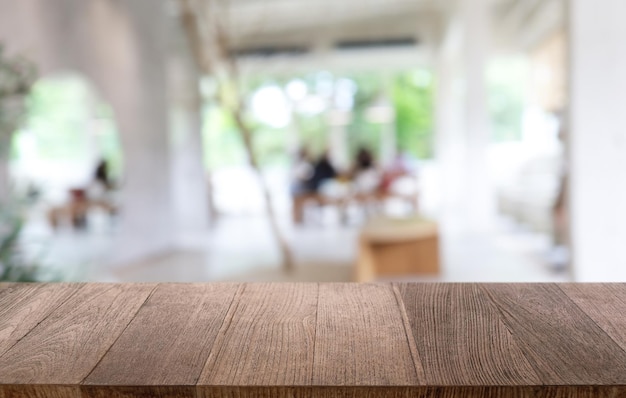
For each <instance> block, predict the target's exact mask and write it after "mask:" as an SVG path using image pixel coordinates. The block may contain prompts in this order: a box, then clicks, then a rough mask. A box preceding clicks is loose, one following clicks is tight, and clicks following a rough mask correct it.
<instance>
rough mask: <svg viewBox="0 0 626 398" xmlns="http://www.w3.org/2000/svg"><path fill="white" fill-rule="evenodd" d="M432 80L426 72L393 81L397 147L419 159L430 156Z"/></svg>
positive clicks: (431, 147)
mask: <svg viewBox="0 0 626 398" xmlns="http://www.w3.org/2000/svg"><path fill="white" fill-rule="evenodd" d="M433 97H434V96H433V78H432V74H431V72H430V71H428V70H417V71H412V72H407V73H402V74H399V75H397V76H396V77H395V79H394V82H393V90H392V98H393V104H394V107H395V111H396V131H397V142H398V147H399V148H400V149H402V150H404V151H407V152H408V153H410V154H412V155H414V156H417V157H418V158H420V159H424V158H431V157H432V156H433V137H434V134H433V129H434V123H433V113H434V104H433Z"/></svg>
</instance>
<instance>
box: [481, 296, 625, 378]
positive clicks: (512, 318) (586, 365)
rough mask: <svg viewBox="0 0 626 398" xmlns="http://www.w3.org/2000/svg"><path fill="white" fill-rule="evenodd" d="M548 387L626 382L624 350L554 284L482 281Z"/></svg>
mask: <svg viewBox="0 0 626 398" xmlns="http://www.w3.org/2000/svg"><path fill="white" fill-rule="evenodd" d="M482 289H483V291H484V292H485V293H486V294H487V296H488V297H490V298H491V300H492V301H493V302H494V303H495V304H496V305H497V306H498V308H499V310H500V314H501V316H502V319H503V321H504V323H505V324H506V325H507V327H508V328H509V330H511V332H512V333H513V337H514V338H515V340H516V341H517V343H518V345H519V346H520V348H521V349H522V350H523V351H524V354H525V355H526V357H527V358H528V360H529V362H530V363H531V365H532V366H533V368H534V369H535V371H536V372H537V374H538V376H539V377H540V379H541V382H542V383H543V384H548V385H589V386H595V385H626V353H625V352H624V351H623V350H622V349H621V348H620V347H619V346H618V345H617V344H615V342H614V341H613V340H611V338H610V337H609V336H608V335H607V334H606V333H604V331H602V329H600V328H599V327H598V325H596V324H595V323H594V322H593V321H592V320H591V319H590V318H589V317H588V316H587V315H586V314H585V313H584V312H583V311H582V310H581V309H580V308H579V307H577V306H576V305H575V304H574V303H573V302H572V301H571V300H570V299H569V298H568V297H567V296H566V295H565V293H563V291H562V290H561V289H560V288H559V287H558V286H557V285H553V284H499V285H483V286H482Z"/></svg>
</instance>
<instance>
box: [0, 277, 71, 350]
mask: <svg viewBox="0 0 626 398" xmlns="http://www.w3.org/2000/svg"><path fill="white" fill-rule="evenodd" d="M82 286H83V285H79V284H75V285H73V284H50V285H43V284H20V285H15V284H13V285H10V284H6V285H5V288H4V289H2V290H1V291H0V357H1V356H2V355H3V354H4V353H5V352H6V351H7V350H8V349H10V348H11V347H12V346H13V345H14V344H15V343H17V342H18V341H19V340H20V339H22V338H23V337H24V336H25V335H26V334H27V333H28V332H30V331H31V330H32V329H33V328H34V327H35V326H37V324H39V323H40V322H41V321H43V320H44V319H45V318H46V317H47V316H48V315H50V313H51V312H52V311H54V310H55V309H56V308H57V307H59V306H60V305H61V304H63V303H64V302H65V301H66V300H67V299H68V298H69V297H70V296H72V295H73V294H75V293H76V292H77V291H78V290H79V289H80V288H81V287H82Z"/></svg>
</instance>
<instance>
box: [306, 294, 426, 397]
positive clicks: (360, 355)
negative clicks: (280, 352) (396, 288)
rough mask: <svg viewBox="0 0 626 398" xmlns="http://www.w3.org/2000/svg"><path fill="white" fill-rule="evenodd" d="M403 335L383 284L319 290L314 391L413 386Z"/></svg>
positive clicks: (415, 381)
mask: <svg viewBox="0 0 626 398" xmlns="http://www.w3.org/2000/svg"><path fill="white" fill-rule="evenodd" d="M422 382H423V380H419V379H418V372H417V371H416V369H415V364H414V362H413V358H412V354H411V350H410V346H409V344H408V336H407V331H406V330H405V326H404V322H403V319H402V314H401V312H400V310H399V308H398V302H397V300H396V296H395V294H394V292H393V288H392V286H391V285H389V284H365V285H358V284H322V285H321V286H320V292H319V305H318V309H317V331H316V337H315V366H314V369H313V384H314V385H337V386H368V385H370V386H377V385H378V386H385V385H416V384H421V383H422Z"/></svg>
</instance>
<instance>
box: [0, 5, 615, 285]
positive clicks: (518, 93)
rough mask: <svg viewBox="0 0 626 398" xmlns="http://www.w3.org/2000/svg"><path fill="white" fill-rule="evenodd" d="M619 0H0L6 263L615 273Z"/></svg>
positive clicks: (2, 259)
mask: <svg viewBox="0 0 626 398" xmlns="http://www.w3.org/2000/svg"><path fill="white" fill-rule="evenodd" d="M620 15H626V3H624V2H623V0H594V1H591V0H569V1H567V0H456V1H452V0H449V1H435V0H367V1H363V0H362V1H354V0H344V1H331V0H263V1H261V0H124V1H121V0H20V1H13V0H0V48H1V52H0V206H1V207H0V279H1V280H35V281H45V280H80V281H126V282H134V281H141V282H152V281H170V282H173V281H183V282H200V281H313V282H314V281H337V282H342V281H371V280H413V281H448V282H471V281H487V282H555V281H556V282H564V281H625V280H626V252H625V251H624V250H623V249H622V246H623V243H624V242H626V224H625V223H626V207H625V206H624V203H626V188H625V186H624V185H622V184H621V183H620V180H619V179H620V178H622V174H621V173H622V171H626V156H624V155H626V131H624V129H623V125H624V122H626V112H624V111H623V110H622V108H623V105H624V104H625V103H626V102H625V101H624V99H623V98H622V95H623V93H624V92H626V52H624V51H623V48H624V46H625V45H626V25H624V24H623V23H622V18H620Z"/></svg>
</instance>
